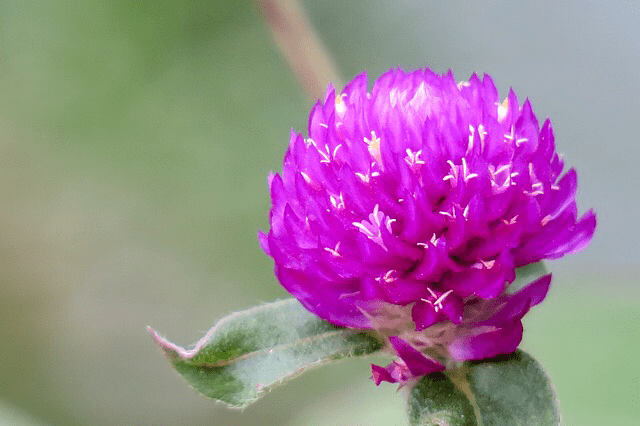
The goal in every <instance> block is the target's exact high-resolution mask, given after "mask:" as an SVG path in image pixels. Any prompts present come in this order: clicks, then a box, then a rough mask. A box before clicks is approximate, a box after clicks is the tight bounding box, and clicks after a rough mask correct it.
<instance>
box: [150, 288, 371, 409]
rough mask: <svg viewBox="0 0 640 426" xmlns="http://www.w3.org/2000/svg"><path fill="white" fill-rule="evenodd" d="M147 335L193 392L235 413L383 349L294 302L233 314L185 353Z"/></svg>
mask: <svg viewBox="0 0 640 426" xmlns="http://www.w3.org/2000/svg"><path fill="white" fill-rule="evenodd" d="M149 331H150V332H151V334H152V336H153V338H154V339H155V340H156V343H157V344H158V345H159V346H160V348H162V350H163V351H164V352H165V354H166V355H167V356H168V357H169V359H170V360H171V362H172V363H173V366H174V367H175V369H176V370H177V371H178V373H180V374H181V375H182V377H184V378H185V379H186V380H187V382H188V383H189V384H190V385H191V386H192V387H193V388H194V389H195V390H196V391H198V392H200V393H201V394H202V395H204V396H206V397H209V398H213V399H216V400H218V401H222V402H224V403H226V404H227V405H229V406H231V407H237V408H244V407H246V406H247V405H249V404H250V403H252V402H254V401H255V400H257V399H258V398H260V397H261V396H263V395H264V394H265V393H266V392H268V391H269V390H271V389H272V388H273V387H274V386H276V385H279V384H281V383H284V382H285V381H287V380H288V379H291V378H293V377H295V376H297V375H299V374H301V373H302V372H304V371H305V370H307V369H309V368H312V367H318V366H320V365H323V364H325V363H327V362H330V361H334V360H339V359H342V358H347V357H352V356H361V355H367V354H370V353H373V352H376V351H378V350H379V349H381V348H382V344H381V343H380V342H379V341H378V340H377V339H376V338H374V337H373V336H372V335H370V334H368V333H365V332H362V331H357V330H351V329H346V328H342V327H336V326H334V325H331V324H329V323H328V322H326V321H324V320H322V319H320V318H318V317H316V316H315V315H313V314H311V313H310V312H308V311H307V310H306V309H304V308H303V307H302V305H300V303H299V302H298V301H297V300H295V299H288V300H283V301H278V302H274V303H270V304H265V305H262V306H258V307H255V308H252V309H249V310H246V311H241V312H236V313H234V314H231V315H229V316H227V317H225V318H223V319H221V320H220V321H219V322H218V323H217V324H216V325H215V326H214V327H213V328H211V329H210V330H209V331H208V332H207V334H206V335H205V336H204V337H203V338H202V339H201V340H200V341H199V342H197V343H196V344H195V345H194V347H193V349H189V350H187V349H184V348H182V347H180V346H177V345H175V344H173V343H171V342H169V341H168V340H166V339H164V338H163V337H160V336H159V335H158V334H157V333H156V332H155V330H153V329H151V328H149Z"/></svg>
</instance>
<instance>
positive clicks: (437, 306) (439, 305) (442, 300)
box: [433, 290, 453, 312]
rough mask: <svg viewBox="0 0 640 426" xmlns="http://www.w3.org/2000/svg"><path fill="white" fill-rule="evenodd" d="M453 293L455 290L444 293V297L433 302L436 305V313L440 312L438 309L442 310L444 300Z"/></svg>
mask: <svg viewBox="0 0 640 426" xmlns="http://www.w3.org/2000/svg"><path fill="white" fill-rule="evenodd" d="M452 292H453V290H449V291H447V292H446V293H443V294H442V296H440V297H438V299H437V300H436V301H435V302H433V304H434V305H435V308H436V312H438V309H442V308H443V306H442V302H444V299H446V298H447V296H448V295H450V294H451V293H452Z"/></svg>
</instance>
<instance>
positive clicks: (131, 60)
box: [0, 0, 640, 426]
mask: <svg viewBox="0 0 640 426" xmlns="http://www.w3.org/2000/svg"><path fill="white" fill-rule="evenodd" d="M303 5H304V7H305V9H306V11H307V14H308V16H309V19H310V21H311V22H312V23H313V25H314V27H315V28H316V30H317V32H318V34H319V35H320V38H321V39H322V40H323V41H324V43H325V44H326V47H327V49H328V51H329V52H330V53H331V54H332V55H333V57H334V59H335V62H336V63H337V65H338V67H339V69H340V71H341V75H342V77H343V79H345V80H348V79H350V78H351V77H352V76H353V75H355V74H356V73H358V72H360V71H361V70H363V69H366V70H367V71H368V72H369V75H370V79H373V78H375V77H376V76H378V75H379V74H380V73H382V72H384V71H385V70H387V69H388V68H390V67H394V66H398V65H399V66H402V67H405V68H417V67H424V66H430V67H432V68H433V69H435V70H436V71H439V72H443V71H446V70H447V69H449V68H452V69H453V70H454V72H455V73H456V76H457V77H458V78H459V79H461V80H462V79H466V78H468V76H469V75H470V74H471V72H473V71H480V72H488V73H490V74H491V75H492V76H493V78H494V80H495V82H496V84H497V85H498V87H499V89H500V91H501V93H502V94H506V92H507V90H508V88H509V86H510V85H512V86H513V87H514V89H515V90H516V92H517V93H518V94H519V95H520V96H521V97H525V96H528V97H530V98H531V99H532V101H533V105H534V107H535V110H536V112H537V114H538V116H539V117H544V116H547V115H548V116H550V117H551V118H552V120H553V122H554V128H555V130H556V139H557V145H558V149H559V151H561V152H563V153H564V154H565V155H566V157H565V158H566V159H567V161H568V163H569V165H573V166H576V167H577V168H578V170H579V173H580V185H581V188H580V194H579V205H580V208H581V210H582V211H584V210H585V209H586V208H588V207H591V206H593V207H595V208H596V210H597V212H598V214H599V224H598V231H597V234H596V238H595V239H594V241H593V243H592V244H591V246H590V247H589V248H588V249H587V250H586V251H585V252H583V253H580V254H578V255H574V256H571V257H570V258H567V259H563V260H562V261H556V262H552V263H550V264H549V267H550V269H551V270H553V271H555V280H554V286H553V287H552V291H551V292H550V294H549V296H548V299H547V301H546V302H545V303H544V304H542V305H540V306H539V307H537V308H536V309H534V311H533V312H532V313H530V314H529V315H528V317H527V318H526V321H525V329H526V332H525V339H524V343H523V347H524V349H525V350H528V351H529V352H530V353H532V354H533V355H534V356H536V357H537V358H538V359H539V360H540V361H541V363H542V364H543V365H544V366H545V367H546V368H547V369H548V371H549V373H550V375H551V376H552V378H553V380H554V382H555V385H556V389H557V392H558V395H559V398H560V401H561V408H562V410H563V413H564V419H565V423H566V425H568V426H571V425H573V426H583V425H584V426H587V425H637V424H638V421H639V419H640V373H639V372H638V367H637V365H638V362H637V361H638V353H639V352H640V327H639V323H640V287H639V286H638V272H637V271H638V258H639V254H640V253H639V251H640V250H639V244H638V241H639V240H640V225H639V224H638V220H637V217H636V216H637V215H636V212H637V211H638V209H639V207H640V197H638V195H637V190H638V184H640V179H638V171H637V170H638V168H637V163H638V160H639V159H640V155H639V154H640V144H639V133H640V132H639V130H638V125H639V121H638V118H639V117H640V97H639V95H640V81H639V80H638V72H639V71H640V4H639V3H638V2H637V1H635V2H632V1H607V2H604V1H603V2H583V1H575V0H574V1H563V2H554V1H552V0H541V1H537V2H511V1H483V2H450V1H418V0H397V1H368V2H364V1H349V2H346V1H343V0H323V1H320V0H314V1H312V0H306V1H303ZM310 105H311V103H310V101H309V100H308V99H306V98H305V95H304V93H303V92H302V90H301V89H300V88H299V87H298V86H297V83H296V81H295V78H294V75H293V74H292V72H291V71H290V70H289V68H288V66H287V64H286V63H285V61H284V60H283V59H282V57H281V55H280V53H279V51H278V49H277V47H276V46H275V44H274V43H273V42H272V40H271V37H270V33H269V30H268V28H267V27H266V25H265V24H264V22H263V19H262V17H261V15H260V12H259V10H258V8H257V7H256V5H255V4H254V3H252V2H250V1H238V0H236V1H212V0H184V1H164V0H155V1H132V0H107V1H96V0H83V1H80V0H76V1H74V0H66V1H63V0H59V1H55V0H54V1H43V0H32V1H2V2H0V203H1V204H0V205H1V208H0V277H1V280H0V425H3V426H4V425H5V424H6V425H19V424H25V425H26V424H30V425H40V424H42V425H72V426H73V425H114V424H118V425H291V426H293V425H403V424H405V418H404V407H403V395H402V391H401V392H400V393H396V390H395V387H394V386H391V385H389V386H381V387H379V388H376V387H375V386H374V385H373V384H372V383H371V382H370V381H369V380H368V376H369V370H368V368H369V367H368V362H367V361H365V360H351V361H347V362H344V363H341V364H336V365H333V366H330V367H326V368H323V369H322V370H319V371H313V372H311V373H309V374H307V375H305V376H302V377H300V378H298V379H296V380H295V381H294V382H292V383H291V384H289V385H288V386H286V387H283V388H280V389H277V390H276V391H274V392H273V393H271V394H269V395H268V396H267V397H265V398H264V399H263V400H261V401H259V402H258V403H256V404H255V405H254V406H251V407H250V408H249V409H247V410H245V411H244V412H237V411H231V410H227V409H225V408H224V407H222V406H220V405H217V404H215V403H213V402H211V401H207V400H204V399H203V398H201V397H200V396H198V395H197V394H196V393H195V392H194V391H192V390H191V389H189V388H188V387H187V386H186V384H185V383H184V382H183V381H182V379H181V378H180V377H179V376H178V375H177V374H176V373H174V372H173V371H172V369H171V368H170V365H169V364H168V363H167V362H166V360H165V359H164V357H163V356H162V355H161V353H160V352H159V351H158V350H157V349H156V348H155V347H154V345H153V343H152V341H151V339H150V337H149V336H148V335H147V334H146V331H145V326H146V325H148V324H150V325H152V326H154V327H155V328H157V329H158V330H160V331H161V332H162V333H163V334H165V335H166V336H167V337H169V338H171V339H172V340H174V341H176V342H177V343H180V344H184V345H186V344H189V343H192V342H193V341H195V340H197V339H198V338H199V337H200V336H201V335H202V334H203V333H204V332H205V331H206V330H207V329H208V328H209V326H210V325H211V324H212V323H213V322H214V320H215V319H216V318H219V317H221V316H222V315H224V314H225V313H228V312H230V311H232V310H237V309H241V308H245V307H248V306H251V305H254V304H256V303H259V302H261V301H271V300H274V299H276V298H283V297H286V293H285V292H284V291H283V290H282V289H281V288H280V286H279V285H278V283H277V282H276V280H275V279H274V278H273V276H272V273H271V268H272V265H271V262H270V260H269V259H268V258H267V257H266V256H265V255H264V254H262V253H261V251H260V249H259V247H258V244H257V241H256V233H257V231H258V230H259V229H266V228H267V212H268V208H269V198H268V193H267V188H266V176H267V174H268V172H269V171H271V170H275V171H278V170H280V162H281V159H282V154H283V153H284V150H285V147H286V144H287V141H288V136H289V129H290V128H291V127H294V128H296V129H297V130H301V131H302V130H304V128H305V125H306V119H307V113H308V109H309V107H310ZM20 419H22V420H20Z"/></svg>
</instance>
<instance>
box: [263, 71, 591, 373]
mask: <svg viewBox="0 0 640 426" xmlns="http://www.w3.org/2000/svg"><path fill="white" fill-rule="evenodd" d="M269 186H270V188H271V199H272V208H271V211H270V215H269V222H270V226H271V229H270V230H269V233H268V234H264V233H261V234H260V243H261V246H262V248H263V250H264V251H265V252H266V253H267V254H268V255H269V256H271V257H273V259H274V261H275V274H276V276H277V278H278V280H279V281H280V283H281V284H282V285H283V286H284V288H285V289H286V290H287V291H289V292H290V293H291V294H292V295H293V296H295V297H296V298H297V299H298V300H299V301H300V302H301V303H302V304H303V305H304V306H305V307H306V308H307V309H308V310H309V311H311V312H313V313H315V314H316V315H318V316H319V317H321V318H323V319H325V320H327V321H329V322H331V323H333V324H335V325H339V326H345V327H351V328H357V329H371V330H375V331H377V332H378V333H379V335H380V336H381V337H382V338H384V339H385V340H386V342H387V346H388V348H389V349H390V350H392V351H393V352H394V353H395V354H396V355H397V356H398V358H397V359H396V361H394V362H392V363H391V364H390V365H389V366H387V367H386V368H383V367H379V366H375V365H374V366H372V369H373V379H374V380H375V381H376V383H380V382H381V381H388V382H400V383H402V382H405V381H407V380H411V379H413V378H415V377H419V376H422V375H426V374H429V373H431V372H434V371H440V370H444V369H445V368H449V367H452V366H454V365H455V364H456V363H457V362H460V361H465V360H478V359H483V358H488V357H493V356H496V355H499V354H506V353H510V352H513V351H514V350H515V349H516V348H517V346H518V344H519V343H520V341H521V339H522V323H521V318H522V317H523V316H524V315H525V313H526V312H527V311H528V310H529V308H530V307H531V306H533V305H536V304H537V303H539V302H541V301H542V300H543V299H544V297H545V295H546V293H547V290H548V287H549V285H550V282H551V275H544V276H542V277H541V278H539V279H537V280H535V282H533V283H531V284H529V285H527V286H525V287H524V288H523V289H522V290H520V291H518V292H509V291H507V288H508V284H509V283H511V282H513V280H514V279H515V272H516V268H519V267H523V266H525V265H529V264H533V263H536V262H539V261H540V260H543V259H555V258H558V257H561V256H563V255H565V254H567V253H571V252H574V251H577V250H580V249H582V248H583V247H585V246H586V245H587V244H588V242H589V241H590V240H591V238H592V236H593V233H594V230H595V226H596V217H595V214H594V213H593V212H592V211H588V212H587V213H586V214H584V215H583V216H582V217H580V218H578V215H577V206H576V201H575V194H576V188H577V177H576V172H575V170H573V169H570V170H569V171H567V172H566V173H564V174H563V161H562V158H561V157H560V156H559V155H558V154H556V152H555V145H554V136H553V130H552V127H551V122H550V121H549V119H547V120H545V121H544V123H543V124H542V126H540V125H539V123H538V120H537V119H536V116H535V115H534V113H533V109H532V107H531V104H530V102H529V101H528V100H526V101H525V102H524V103H523V104H522V105H521V104H520V103H519V101H518V99H517V97H516V94H515V93H514V92H513V91H510V92H509V94H508V96H507V97H506V99H504V100H501V99H500V98H499V96H498V91H497V90H496V87H495V85H494V84H493V81H492V80H491V78H490V77H489V76H488V75H484V77H483V78H482V79H480V78H479V77H478V76H477V75H475V74H474V75H472V76H471V78H470V80H469V81H468V82H460V83H456V81H455V79H454V76H453V74H452V73H451V72H449V73H447V74H444V75H442V76H440V75H437V74H435V73H433V72H432V71H430V70H428V69H426V70H418V71H413V72H409V73H405V72H404V71H402V70H400V69H394V70H391V71H389V72H387V73H385V74H384V75H382V76H381V77H380V78H379V79H378V80H377V81H376V82H375V83H374V85H373V88H372V90H371V92H369V91H368V90H367V77H366V74H364V73H363V74H361V75H359V76H357V77H356V78H355V79H354V80H353V81H351V82H350V83H349V84H348V85H347V86H346V87H345V88H344V91H342V92H336V91H335V89H334V88H333V87H331V86H330V87H329V89H328V90H327V94H326V96H325V99H324V101H319V102H318V103H316V105H315V106H314V107H313V109H312V110H311V114H310V117H309V126H308V137H307V138H305V137H304V136H303V135H301V134H297V133H295V132H292V134H291V140H290V143H289V148H288V149H287V152H286V154H285V158H284V163H283V169H282V174H272V175H270V177H269Z"/></svg>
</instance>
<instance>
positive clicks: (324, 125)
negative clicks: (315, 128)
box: [318, 123, 329, 129]
mask: <svg viewBox="0 0 640 426" xmlns="http://www.w3.org/2000/svg"><path fill="white" fill-rule="evenodd" d="M318 125H319V126H322V127H324V128H325V129H328V128H329V125H328V124H326V123H318Z"/></svg>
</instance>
